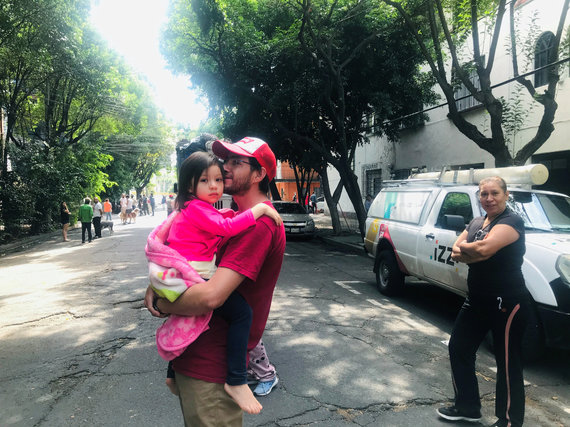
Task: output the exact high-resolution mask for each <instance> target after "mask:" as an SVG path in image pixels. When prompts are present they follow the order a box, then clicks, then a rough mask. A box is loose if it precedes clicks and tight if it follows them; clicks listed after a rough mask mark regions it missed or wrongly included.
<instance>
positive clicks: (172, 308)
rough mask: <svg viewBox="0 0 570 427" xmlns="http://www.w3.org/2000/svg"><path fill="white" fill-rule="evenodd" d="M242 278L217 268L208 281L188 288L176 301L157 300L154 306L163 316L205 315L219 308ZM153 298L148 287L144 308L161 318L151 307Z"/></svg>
mask: <svg viewBox="0 0 570 427" xmlns="http://www.w3.org/2000/svg"><path fill="white" fill-rule="evenodd" d="M244 278H245V276H244V275H242V274H240V273H237V272H235V271H234V270H231V269H229V268H224V267H219V268H218V269H217V270H216V273H215V274H214V276H212V278H211V279H210V280H208V281H207V282H203V283H197V284H195V285H194V286H192V287H190V288H188V289H187V290H186V291H185V292H184V293H183V294H182V295H180V296H179V297H178V299H177V300H176V301H174V302H169V301H168V300H167V299H164V298H159V299H158V301H157V304H156V305H157V307H158V308H159V309H160V311H161V312H162V313H164V314H178V315H181V316H198V315H200V314H206V313H208V312H210V311H212V310H214V309H216V308H218V307H220V306H221V305H222V304H223V303H224V302H225V301H226V300H227V299H228V297H229V296H230V295H231V293H232V292H233V291H234V290H236V289H237V287H238V286H239V285H240V284H241V282H243V280H244ZM154 297H155V294H154V292H153V291H152V288H150V287H149V288H148V289H147V291H146V295H145V306H146V308H148V310H149V311H150V312H151V314H152V315H153V316H157V317H163V316H161V313H159V312H157V311H156V310H154V309H153V307H152V302H153V298H154Z"/></svg>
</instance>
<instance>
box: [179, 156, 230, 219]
mask: <svg viewBox="0 0 570 427" xmlns="http://www.w3.org/2000/svg"><path fill="white" fill-rule="evenodd" d="M210 166H218V167H219V168H220V171H221V172H222V176H223V174H224V168H223V167H222V163H221V162H220V161H219V160H218V158H217V157H216V156H214V155H213V154H210V153H206V152H204V151H197V152H195V153H192V154H191V155H190V156H189V157H188V158H187V159H186V160H184V161H183V162H182V164H181V165H180V171H179V172H178V195H177V196H176V209H178V210H180V209H182V208H183V207H184V205H185V204H186V202H188V201H190V200H193V199H195V198H196V195H195V194H196V187H198V182H199V179H200V176H202V174H203V173H204V171H205V170H207V169H208V168H209V167H210Z"/></svg>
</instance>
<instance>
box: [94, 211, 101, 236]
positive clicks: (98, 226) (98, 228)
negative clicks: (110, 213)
mask: <svg viewBox="0 0 570 427" xmlns="http://www.w3.org/2000/svg"><path fill="white" fill-rule="evenodd" d="M93 228H95V235H96V236H97V237H101V217H100V216H94V217H93Z"/></svg>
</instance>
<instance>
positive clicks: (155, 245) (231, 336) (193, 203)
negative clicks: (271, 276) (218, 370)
mask: <svg viewBox="0 0 570 427" xmlns="http://www.w3.org/2000/svg"><path fill="white" fill-rule="evenodd" d="M223 184H224V177H223V167H222V164H221V162H220V161H219V160H218V159H217V158H216V157H215V156H214V155H212V154H210V153H206V152H196V153H193V154H192V155H191V156H190V157H188V158H187V159H186V160H185V161H184V162H183V163H182V165H181V167H180V172H179V179H178V196H177V198H176V206H177V209H176V211H175V212H173V213H172V214H171V215H170V216H169V217H168V219H167V220H166V221H165V222H164V223H163V224H162V225H160V226H159V227H157V228H156V229H155V230H154V231H153V232H152V233H151V234H150V236H149V238H148V242H147V247H146V248H145V250H146V254H147V257H148V259H149V275H150V281H151V286H152V287H153V289H154V291H155V293H156V294H157V295H158V296H160V297H163V298H167V299H169V300H170V301H174V300H176V298H178V297H179V296H180V295H181V294H182V293H183V292H184V291H185V290H186V289H187V288H188V287H189V286H192V285H193V284H194V283H197V282H200V281H203V280H202V279H205V280H208V279H209V278H211V277H212V276H213V274H214V272H215V271H216V252H217V248H218V246H219V244H220V242H221V241H222V238H223V237H231V236H235V235H237V234H239V233H241V232H242V231H244V230H246V229H247V228H249V227H250V226H253V225H255V220H256V219H257V218H259V217H260V216H262V215H267V216H269V217H271V218H272V219H273V220H274V221H275V223H276V224H277V225H280V224H281V222H282V221H281V217H280V216H279V214H278V213H277V211H275V210H274V209H273V208H272V207H270V206H269V205H267V204H265V203H259V204H257V205H255V206H254V207H253V208H252V209H250V210H247V211H245V212H243V213H240V214H236V213H235V212H234V211H232V210H231V209H223V210H220V211H218V210H217V209H215V208H214V207H213V206H212V205H213V204H214V203H215V202H217V201H218V200H219V199H220V198H221V197H222V194H223V189H224V185H223ZM155 301H156V298H155ZM155 307H156V304H155ZM216 313H217V314H219V315H221V316H222V317H223V318H224V319H225V320H226V321H227V322H228V324H229V330H228V341H227V362H228V373H227V378H226V384H224V388H225V390H226V392H227V393H228V394H229V395H230V396H231V397H232V398H233V399H234V400H235V401H236V403H237V404H238V405H239V406H240V407H241V408H242V409H243V410H244V411H246V412H248V413H251V414H256V413H259V412H260V411H261V409H262V406H261V404H260V403H259V402H258V401H257V399H256V398H255V397H254V395H253V393H252V392H251V390H250V388H249V387H248V386H247V372H246V363H247V362H246V359H247V341H248V337H249V330H250V326H251V321H252V311H251V308H250V306H249V305H248V304H247V302H246V301H245V299H244V298H243V297H242V296H241V295H240V293H239V292H238V291H237V290H236V291H234V292H233V293H232V294H231V295H230V297H229V298H228V299H227V300H226V302H225V303H224V304H223V305H222V306H221V307H220V308H218V309H217V310H216ZM210 317H211V313H208V314H207V315H202V316H176V315H170V316H169V318H168V319H167V320H166V322H165V323H164V324H163V325H162V326H161V327H160V328H158V330H157V337H156V338H157V347H158V351H159V354H160V355H161V356H162V357H163V358H164V359H166V360H169V361H170V360H172V359H174V358H175V357H177V356H179V355H180V354H182V352H183V351H184V349H185V348H186V347H187V346H188V345H189V344H190V343H191V342H193V341H194V340H195V339H196V338H197V337H198V336H199V335H200V333H202V332H203V331H205V330H206V329H208V322H209V320H210ZM168 377H169V378H167V380H166V384H167V385H168V387H169V388H170V390H171V391H172V392H173V393H175V394H177V389H176V385H175V383H174V378H173V377H174V375H173V372H172V370H171V369H170V365H169V375H168Z"/></svg>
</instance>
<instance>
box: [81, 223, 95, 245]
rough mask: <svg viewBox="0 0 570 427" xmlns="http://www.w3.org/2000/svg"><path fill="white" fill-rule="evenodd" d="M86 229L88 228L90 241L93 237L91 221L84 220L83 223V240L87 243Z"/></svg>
mask: <svg viewBox="0 0 570 427" xmlns="http://www.w3.org/2000/svg"><path fill="white" fill-rule="evenodd" d="M85 230H87V234H88V236H89V241H91V239H92V238H93V236H91V223H90V222H82V223H81V241H82V242H83V243H85Z"/></svg>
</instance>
